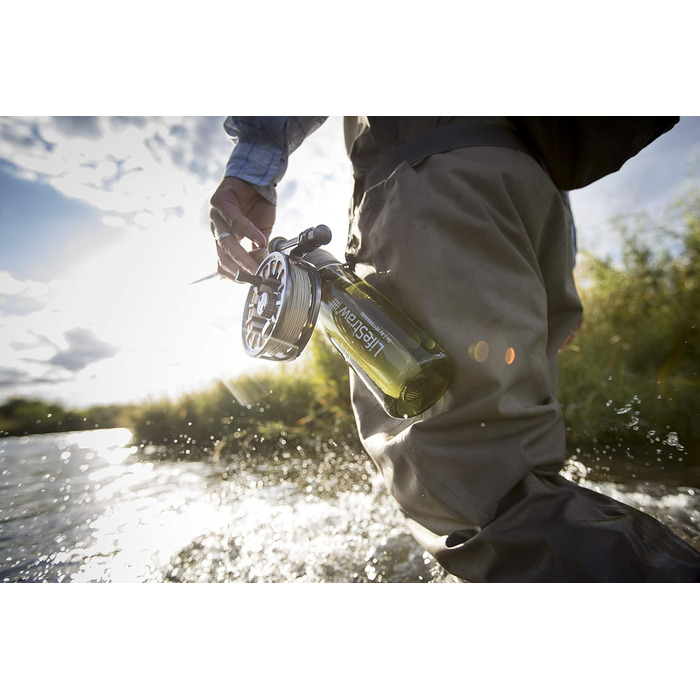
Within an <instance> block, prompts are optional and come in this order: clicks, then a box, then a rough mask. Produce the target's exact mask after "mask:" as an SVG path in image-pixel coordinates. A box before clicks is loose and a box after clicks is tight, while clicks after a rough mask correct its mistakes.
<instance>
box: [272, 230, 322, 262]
mask: <svg viewBox="0 0 700 700" xmlns="http://www.w3.org/2000/svg"><path fill="white" fill-rule="evenodd" d="M332 237H333V234H332V233H331V230H330V229H329V228H328V226H326V225H325V224H319V225H318V226H314V227H312V228H308V229H306V231H302V232H301V233H300V234H299V235H298V236H297V237H296V238H290V239H289V240H287V239H285V238H273V239H272V240H271V241H270V252H276V253H286V252H287V251H289V253H288V254H289V255H295V256H297V257H302V256H304V255H306V253H310V252H311V251H312V250H315V249H316V248H319V247H320V246H322V245H326V244H327V243H330V242H331V238H332Z"/></svg>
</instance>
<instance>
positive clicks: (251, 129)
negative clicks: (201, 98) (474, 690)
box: [224, 117, 327, 204]
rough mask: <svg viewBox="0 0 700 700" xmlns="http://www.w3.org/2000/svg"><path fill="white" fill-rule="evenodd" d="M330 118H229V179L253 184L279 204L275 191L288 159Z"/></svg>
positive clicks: (227, 127)
mask: <svg viewBox="0 0 700 700" xmlns="http://www.w3.org/2000/svg"><path fill="white" fill-rule="evenodd" d="M326 119H327V117H227V118H226V121H225V122H224V129H225V130H226V133H227V134H228V135H229V136H230V137H231V140H232V141H233V144H234V148H233V152H232V153H231V157H230V158H229V161H228V164H227V165H226V173H225V174H226V176H227V177H229V176H233V177H238V178H240V179H241V180H245V181H246V182H250V183H251V184H252V185H253V186H254V187H255V189H256V190H257V191H258V192H259V193H260V194H261V195H262V196H263V197H265V199H267V200H269V201H270V202H272V203H273V204H275V203H276V200H277V194H276V191H275V187H276V185H277V183H278V182H279V181H280V180H281V179H282V177H283V176H284V173H285V172H286V170H287V162H288V160H289V155H290V154H291V153H293V152H294V151H295V150H296V148H297V147H298V146H299V145H300V144H301V142H302V141H303V140H304V139H305V138H306V137H307V136H308V135H309V134H311V133H312V132H314V131H316V129H318V127H319V126H321V124H323V122H324V121H325V120H326Z"/></svg>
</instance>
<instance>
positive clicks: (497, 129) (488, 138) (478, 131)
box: [364, 122, 534, 190]
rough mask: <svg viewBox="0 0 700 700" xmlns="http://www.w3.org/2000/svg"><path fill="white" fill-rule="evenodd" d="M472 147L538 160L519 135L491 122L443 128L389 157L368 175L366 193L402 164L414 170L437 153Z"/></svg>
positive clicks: (388, 154)
mask: <svg viewBox="0 0 700 700" xmlns="http://www.w3.org/2000/svg"><path fill="white" fill-rule="evenodd" d="M472 146H497V147H502V148H513V149H515V150H518V151H523V152H524V153H527V154H528V155H530V156H533V157H534V155H533V154H532V151H531V150H530V149H529V148H528V147H527V146H526V145H525V143H524V142H523V141H522V139H521V138H520V137H519V136H518V134H517V133H516V132H515V131H513V130H512V129H509V128H508V127H507V126H501V125H500V124H489V123H487V122H484V123H481V124H453V125H450V126H441V127H438V128H436V129H431V130H430V131H426V132H425V133H423V134H421V135H420V136H416V137H415V138H413V139H410V140H409V141H406V142H404V143H402V144H401V145H400V146H397V147H396V148H393V149H392V150H390V151H388V152H387V153H385V154H384V156H383V157H382V158H381V160H380V161H379V162H378V163H377V165H375V166H374V168H372V170H371V171H370V172H369V173H368V174H367V178H366V180H365V187H364V189H365V190H367V189H369V188H370V187H372V186H374V185H376V184H378V183H380V182H382V181H383V180H386V179H387V178H388V177H389V176H390V175H391V174H392V173H393V172H394V170H396V168H397V167H398V166H399V165H401V163H404V162H406V163H408V164H409V165H410V166H414V165H417V164H418V163H420V162H421V161H422V160H425V159H426V158H427V157H428V156H432V155H435V154H436V153H445V152H447V151H452V150H455V149H457V148H470V147H472Z"/></svg>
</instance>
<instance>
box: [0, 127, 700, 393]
mask: <svg viewBox="0 0 700 700" xmlns="http://www.w3.org/2000/svg"><path fill="white" fill-rule="evenodd" d="M223 120H224V117H222V116H216V117H182V118H163V117H99V118H97V117H59V118H50V117H0V336H1V337H2V343H0V400H2V399H3V398H4V397H6V396H10V395H31V396H40V397H43V398H49V399H58V400H61V401H63V402H65V403H67V404H69V405H86V404H95V403H107V402H112V401H117V402H119V401H130V400H140V399H144V398H154V397H160V396H177V395H178V394H180V393H182V392H183V391H187V390H191V389H195V388H198V387H200V386H202V385H204V384H206V383H207V382H210V381H212V380H213V379H216V378H223V377H225V376H231V375H235V374H237V373H240V372H247V371H250V369H252V368H254V367H258V366H260V362H261V361H257V360H251V359H250V358H247V357H246V356H245V355H244V354H243V353H242V350H241V347H240V339H239V323H240V312H241V308H242V304H243V299H244V296H245V288H244V287H241V286H237V285H235V284H233V283H229V282H225V281H220V280H213V281H211V282H205V283H202V284H199V285H194V286H188V285H187V282H189V281H191V280H193V279H197V278H199V277H201V276H203V275H206V274H208V273H209V272H211V271H213V269H214V266H215V259H214V248H213V243H212V239H211V235H210V232H209V226H208V208H209V207H208V200H209V197H210V196H211V194H212V192H213V190H214V189H215V187H216V185H217V183H218V182H219V180H220V177H221V174H222V172H223V168H224V166H225V163H226V160H227V158H228V155H229V152H230V143H229V141H228V139H227V137H226V134H225V133H224V131H223V127H222V124H223ZM699 159H700V118H698V117H684V118H682V119H681V122H680V124H679V125H677V126H676V127H675V128H674V129H673V130H672V131H671V132H670V133H668V134H666V135H664V136H663V137H661V138H660V139H659V140H658V141H657V142H656V143H654V144H652V146H650V147H649V148H648V149H646V150H645V151H643V152H642V153H641V154H640V155H639V156H637V157H636V158H635V159H633V160H632V161H630V162H629V163H628V164H626V165H625V166H624V167H623V168H622V170H621V171H620V172H619V173H615V174H613V175H610V176H608V177H606V178H604V179H603V180H601V181H599V182H598V183H595V184H593V185H591V186H589V187H588V188H586V189H585V190H581V191H578V192H574V193H572V206H573V210H574V215H575V217H576V221H577V227H578V232H579V245H580V247H581V248H582V249H586V250H591V251H593V252H596V253H598V254H611V255H614V254H615V253H616V251H617V250H618V244H619V242H618V241H617V239H616V237H615V235H614V234H613V231H612V228H611V226H610V224H609V219H610V217H612V216H614V215H616V214H625V213H635V212H640V211H647V212H648V213H650V214H651V215H652V216H653V217H655V218H660V217H662V216H663V215H664V212H665V210H666V208H667V207H668V206H669V204H671V203H672V202H673V201H674V200H675V199H677V198H678V197H679V196H681V195H682V194H683V193H684V192H686V191H687V190H688V189H689V188H690V187H691V186H692V185H693V183H695V182H697V178H696V172H697V167H698V163H699ZM350 192H351V176H350V168H349V164H348V161H347V158H346V157H345V154H344V145H343V135H342V119H341V118H339V117H332V118H330V119H329V120H328V121H327V122H326V124H325V125H324V126H323V127H321V129H319V130H318V131H317V132H315V133H314V134H313V135H312V136H311V137H310V138H309V139H308V141H307V142H306V143H304V144H303V145H302V146H301V147H300V149H299V150H298V151H297V152H296V153H294V154H293V156H292V158H291V161H290V165H289V169H288V171H287V175H286V177H285V179H284V180H283V182H282V183H281V184H280V186H279V188H278V198H279V201H278V214H277V225H276V232H277V233H278V234H279V235H293V234H295V233H297V232H299V231H300V230H303V229H304V228H307V227H309V226H311V225H314V224H318V223H326V224H327V225H329V226H330V227H331V229H333V231H334V234H335V237H334V241H333V243H332V244H331V248H332V250H333V252H334V253H335V254H336V255H341V254H342V243H343V238H344V236H345V231H346V213H347V204H348V199H349V196H350Z"/></svg>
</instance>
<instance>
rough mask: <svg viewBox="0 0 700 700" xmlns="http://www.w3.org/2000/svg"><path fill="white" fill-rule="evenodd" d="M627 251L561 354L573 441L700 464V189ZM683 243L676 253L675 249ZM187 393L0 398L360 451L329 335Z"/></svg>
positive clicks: (167, 437)
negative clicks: (118, 402) (133, 400)
mask: <svg viewBox="0 0 700 700" xmlns="http://www.w3.org/2000/svg"><path fill="white" fill-rule="evenodd" d="M617 228H618V230H619V232H620V235H621V236H622V240H623V249H622V256H621V259H620V260H619V261H616V262H615V263H613V261H611V260H609V259H599V258H595V257H593V256H591V255H586V256H583V257H584V260H583V261H582V262H581V263H580V264H579V269H578V276H579V286H580V288H581V295H582V297H583V301H584V308H585V320H584V325H583V327H582V329H581V330H580V331H579V333H578V334H577V335H576V337H575V338H574V340H573V342H572V343H571V344H570V345H569V346H568V347H567V349H566V350H564V351H563V352H562V353H561V355H560V367H561V372H560V387H561V389H560V400H561V403H562V406H563V410H564V415H565V419H566V422H567V426H568V428H567V429H568V437H569V447H570V449H571V450H572V451H573V450H575V449H576V448H578V449H581V450H584V451H585V452H586V453H590V452H591V451H592V450H595V451H597V452H598V453H601V452H603V453H605V454H608V455H609V454H611V453H615V452H616V451H617V452H618V453H619V455H620V456H621V457H624V456H625V455H627V454H633V455H634V456H638V455H643V454H654V455H657V454H658V455H660V456H662V457H663V458H664V459H668V458H673V459H677V458H679V457H682V458H683V459H684V461H685V463H686V464H690V465H692V464H695V465H697V464H698V463H700V421H699V420H698V419H699V418H700V393H699V392H698V388H700V376H699V373H698V372H699V366H700V361H699V360H700V330H699V329H698V323H699V322H700V313H699V312H700V192H695V193H694V194H693V195H691V196H690V197H688V198H687V199H686V200H684V202H683V203H682V204H681V205H680V206H679V209H678V210H677V212H676V216H675V219H674V223H673V225H670V226H667V227H659V226H655V225H653V224H652V223H651V222H650V221H648V220H647V219H644V218H632V219H627V220H619V221H618V222H617ZM671 251H672V252H671ZM261 367H263V368H262V369H261V370H260V371H258V372H257V373H255V374H254V375H251V376H246V377H241V378H237V379H235V380H227V381H224V382H219V383H217V384H216V385H215V386H212V387H210V388H209V389H206V390H203V391H201V392H198V393H192V394H188V395H186V396H183V397H181V398H180V399H178V400H175V401H171V400H161V401H151V402H147V403H143V404H141V405H137V406H122V407H96V408H93V409H89V410H86V411H84V412H80V411H68V410H66V409H63V408H61V407H60V406H57V405H54V404H52V405H48V404H45V403H43V402H40V401H31V400H26V399H11V400H9V401H7V402H5V404H3V405H2V406H0V435H1V434H11V435H23V434H27V433H30V432H48V431H58V430H77V429H85V428H95V427H112V426H116V425H124V426H127V427H129V428H130V429H131V430H132V432H133V433H134V440H135V442H136V444H138V445H141V446H143V447H147V446H151V449H156V450H163V451H165V452H167V453H168V454H170V455H177V456H181V457H183V458H199V457H203V456H215V457H216V456H219V455H221V454H226V455H227V456H228V455H232V454H236V455H238V456H239V458H241V459H245V458H246V457H248V458H252V457H254V456H255V455H258V454H261V453H263V454H265V455H266V456H268V455H269V454H271V453H274V454H276V455H277V456H279V455H281V456H282V457H283V458H284V459H288V458H289V456H290V455H298V454H299V453H303V452H305V451H312V450H315V449H316V448H317V447H318V446H319V445H320V444H322V443H324V442H325V441H327V440H328V439H331V438H332V439H334V440H335V441H336V442H337V443H339V444H340V446H341V447H342V448H343V449H345V450H348V451H355V450H360V445H359V441H358V439H357V436H356V431H355V427H354V420H353V417H352V409H351V406H350V399H349V382H348V371H347V367H346V365H345V363H344V361H343V360H342V359H341V358H340V356H339V355H338V354H337V353H336V352H335V351H334V350H333V349H332V348H331V347H330V346H329V345H328V343H327V342H326V341H325V340H324V339H323V336H322V334H321V333H316V334H315V336H314V338H313V340H312V342H311V344H310V345H309V348H307V350H306V351H305V352H304V354H303V355H302V358H301V359H299V360H297V361H296V362H294V363H291V364H289V365H284V364H277V363H261Z"/></svg>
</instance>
